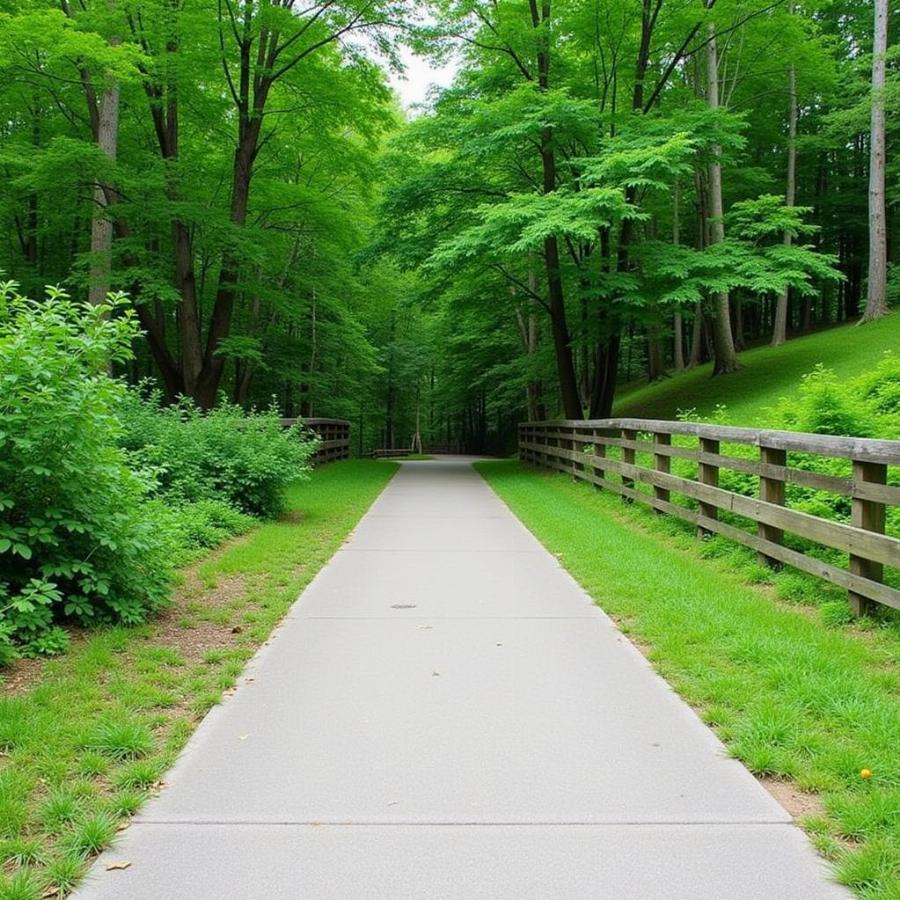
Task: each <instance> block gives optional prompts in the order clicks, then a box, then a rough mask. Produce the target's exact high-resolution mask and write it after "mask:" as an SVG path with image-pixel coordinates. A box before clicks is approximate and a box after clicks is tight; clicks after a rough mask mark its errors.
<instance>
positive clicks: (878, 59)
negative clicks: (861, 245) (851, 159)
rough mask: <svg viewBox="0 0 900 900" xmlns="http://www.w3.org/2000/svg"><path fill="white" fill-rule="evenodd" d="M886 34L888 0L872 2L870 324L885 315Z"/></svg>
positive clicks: (867, 316) (867, 312) (865, 318)
mask: <svg viewBox="0 0 900 900" xmlns="http://www.w3.org/2000/svg"><path fill="white" fill-rule="evenodd" d="M887 32H888V0H875V26H874V39H873V42H872V124H871V127H870V129H869V278H868V291H867V295H866V309H865V312H864V313H863V317H862V321H863V322H871V321H872V320H873V319H879V318H881V317H882V316H883V315H885V314H886V313H887V213H886V210H885V194H884V169H885V135H884V105H885V100H884V90H885V55H886V53H887Z"/></svg>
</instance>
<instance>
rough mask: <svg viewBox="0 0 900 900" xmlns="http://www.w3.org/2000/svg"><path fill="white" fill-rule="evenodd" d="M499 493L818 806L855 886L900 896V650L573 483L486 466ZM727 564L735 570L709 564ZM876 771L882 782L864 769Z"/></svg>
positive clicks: (750, 747) (720, 723) (835, 854)
mask: <svg viewBox="0 0 900 900" xmlns="http://www.w3.org/2000/svg"><path fill="white" fill-rule="evenodd" d="M477 465H478V468H479V470H480V471H481V473H482V474H483V475H484V476H485V478H487V480H488V481H489V483H490V484H491V486H492V487H493V488H494V489H495V490H496V491H497V493H498V494H499V495H500V496H501V497H502V498H503V500H505V501H506V503H507V504H508V505H509V506H510V507H511V509H512V510H513V512H515V513H516V515H518V516H519V517H520V518H521V519H522V521H523V522H524V523H525V524H526V525H527V526H528V527H529V528H530V529H531V530H532V531H533V532H534V533H535V535H536V536H537V537H538V538H539V539H540V540H541V541H542V542H543V543H544V545H545V546H546V547H547V548H548V549H549V550H550V551H551V552H553V553H555V554H556V555H558V556H559V558H560V559H561V561H562V562H563V563H564V565H565V566H566V568H567V569H568V570H569V571H570V572H571V573H572V574H573V575H574V576H575V577H576V578H577V579H578V581H579V582H580V583H581V584H582V585H583V586H584V587H585V589H586V590H587V591H588V592H589V593H590V594H591V595H592V596H593V597H594V598H595V599H596V600H597V601H598V603H599V604H600V605H601V606H602V607H603V608H604V610H606V611H607V612H608V613H609V614H610V615H612V616H614V617H615V618H616V620H617V621H618V622H619V624H620V627H622V629H623V631H626V632H629V633H631V634H633V635H634V636H635V637H637V638H638V639H639V640H640V642H641V643H642V644H644V645H647V646H648V647H649V656H650V659H651V660H652V662H653V663H654V665H655V666H656V668H657V669H658V670H659V671H660V672H661V674H662V675H663V676H664V677H665V678H666V679H667V680H668V681H669V682H670V683H671V684H672V685H673V687H675V689H676V690H678V691H679V693H680V694H681V695H682V696H683V697H685V698H686V699H687V700H688V701H689V702H690V703H692V704H693V705H694V706H695V707H696V708H697V709H698V710H699V711H700V713H701V715H702V716H703V718H704V719H705V721H707V722H708V723H709V724H710V725H713V726H714V727H715V728H716V730H717V732H718V733H719V735H720V736H721V737H722V739H723V740H724V741H725V742H726V744H727V745H728V747H729V750H730V752H731V753H732V754H734V755H735V756H737V757H739V758H740V759H742V760H743V761H744V762H745V763H746V764H747V765H748V766H749V767H750V768H751V770H753V771H754V772H756V773H757V774H760V775H767V776H770V777H775V778H779V779H788V780H791V781H793V782H794V783H795V784H796V785H797V786H798V787H799V788H800V789H802V790H803V791H807V792H811V793H815V794H817V795H818V796H819V798H820V800H821V803H822V811H821V813H819V814H817V815H814V816H812V817H811V818H809V819H808V820H807V821H805V822H804V824H805V826H806V828H807V830H808V831H809V832H810V833H811V835H812V836H813V838H814V840H815V841H816V843H817V845H818V846H819V848H820V849H821V850H822V852H823V853H825V854H826V855H827V856H828V857H829V858H831V859H832V860H834V861H835V862H836V864H837V867H838V873H839V876H840V878H841V880H842V881H843V882H845V883H846V884H849V885H850V886H852V887H853V888H854V890H855V891H856V892H857V893H858V894H859V895H860V896H861V897H865V898H867V900H875V898H879V900H888V898H893V900H897V898H898V897H900V753H898V751H897V735H898V734H900V704H898V702H897V700H898V694H900V652H898V651H900V644H898V641H897V638H896V635H895V634H893V633H890V632H874V631H873V632H864V631H861V630H858V629H856V628H846V629H829V628H825V627H823V625H822V623H821V622H820V621H819V619H818V618H817V617H816V615H815V614H813V613H812V612H811V611H810V610H808V609H806V608H803V607H798V606H790V605H788V604H786V603H779V602H775V601H774V600H773V597H772V593H773V590H772V588H761V587H758V586H757V587H754V586H751V585H750V584H749V580H750V579H757V580H759V579H762V578H764V577H769V576H767V575H766V574H765V573H766V570H764V569H761V567H759V566H758V565H757V564H756V563H755V560H754V559H753V556H752V555H751V554H750V553H749V552H746V551H744V549H743V548H739V547H735V546H733V545H729V544H728V543H727V542H722V541H712V542H709V543H708V544H707V543H700V542H698V541H696V540H695V539H694V538H693V536H692V535H690V533H687V532H685V530H684V529H683V528H681V527H680V525H679V524H678V523H677V522H674V521H673V520H671V519H659V518H656V517H654V516H653V515H652V514H651V513H649V512H647V511H645V510H643V509H642V508H635V507H633V506H631V507H627V506H625V505H623V504H622V503H621V501H620V500H619V499H618V498H617V497H614V496H613V495H612V494H603V493H599V492H596V491H594V490H593V489H592V488H591V487H590V486H589V485H586V484H584V483H583V482H573V481H572V480H571V479H569V478H567V477H565V476H564V475H560V474H555V473H549V472H539V471H536V470H534V469H526V468H525V467H523V466H521V465H520V464H519V463H516V462H510V461H504V462H488V463H479V464H477ZM714 554H721V555H722V557H723V558H719V559H703V558H702V557H703V556H707V557H710V556H712V555H714ZM865 768H867V769H870V770H872V772H873V773H874V775H873V777H872V778H871V780H868V781H866V780H863V779H862V778H861V777H860V772H861V770H863V769H865Z"/></svg>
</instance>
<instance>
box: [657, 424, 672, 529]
mask: <svg viewBox="0 0 900 900" xmlns="http://www.w3.org/2000/svg"><path fill="white" fill-rule="evenodd" d="M653 439H654V440H655V441H656V443H657V444H665V445H666V446H671V445H672V435H671V434H667V433H666V432H664V431H658V432H656V434H654V435H653ZM654 457H655V460H656V471H657V472H665V474H666V475H668V474H669V473H670V472H671V471H672V457H671V456H669V455H668V454H666V453H656V454H654ZM653 496H654V497H656V499H657V500H663V501H665V502H666V503H668V502H669V499H670V497H671V494H670V492H669V490H668V488H662V487H658V486H657V485H654V487H653ZM654 512H656V514H657V515H663V511H662V510H661V509H657V510H654Z"/></svg>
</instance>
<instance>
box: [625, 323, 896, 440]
mask: <svg viewBox="0 0 900 900" xmlns="http://www.w3.org/2000/svg"><path fill="white" fill-rule="evenodd" d="M887 350H893V351H895V352H896V351H898V350H900V315H896V314H895V315H892V316H888V317H887V318H885V319H882V320H881V321H879V322H874V323H872V324H869V325H862V326H857V325H844V326H841V327H839V328H832V329H829V330H828V331H821V332H819V333H817V334H813V335H809V336H808V337H800V338H795V339H794V340H791V341H788V343H787V344H785V345H784V346H782V347H778V348H773V347H760V348H757V349H755V350H748V351H746V352H744V353H742V354H741V355H740V362H741V366H742V368H741V369H740V370H739V371H737V372H734V373H733V374H731V375H723V376H718V377H716V378H713V377H712V365H711V364H706V365H703V366H698V367H697V368H696V369H693V370H691V371H690V372H685V373H683V374H680V375H672V376H671V377H669V378H666V379H664V380H663V381H660V382H657V383H655V384H650V385H646V384H645V385H642V386H640V387H637V388H635V387H632V388H630V389H629V388H624V389H623V391H622V392H621V394H620V396H619V397H618V400H617V403H616V407H615V415H617V416H638V417H640V418H648V419H674V418H675V417H676V415H677V414H678V411H679V410H687V409H695V410H696V411H697V413H698V414H699V415H701V416H709V415H711V414H712V413H714V412H715V410H716V407H717V406H719V405H725V406H726V407H727V419H728V421H729V422H731V423H732V424H736V425H743V426H746V427H748V428H752V427H754V426H756V427H760V426H765V425H766V424H768V423H767V412H766V411H767V409H768V408H769V407H771V406H772V405H773V404H775V403H777V402H778V400H779V399H780V398H781V397H784V396H788V395H790V393H791V392H792V391H793V390H794V389H795V388H796V386H797V384H798V383H799V381H800V378H801V376H803V375H805V374H806V373H808V372H811V371H812V370H813V369H814V368H815V367H816V365H818V364H819V363H822V364H824V365H825V366H827V367H828V368H830V369H833V370H834V371H835V372H836V373H837V374H838V376H840V377H841V378H852V377H854V376H857V375H860V374H862V373H864V372H866V371H867V370H868V369H870V368H872V367H873V366H874V365H875V364H876V363H877V362H878V361H879V360H880V359H881V357H882V354H883V353H884V352H885V351H887Z"/></svg>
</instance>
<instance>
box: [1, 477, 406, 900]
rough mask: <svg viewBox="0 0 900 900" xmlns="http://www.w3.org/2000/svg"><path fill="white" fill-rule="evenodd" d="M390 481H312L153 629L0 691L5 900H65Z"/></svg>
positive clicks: (188, 586) (210, 560) (117, 631)
mask: <svg viewBox="0 0 900 900" xmlns="http://www.w3.org/2000/svg"><path fill="white" fill-rule="evenodd" d="M397 468H398V467H397V465H396V464H393V463H390V464H384V463H378V462H374V461H368V460H365V461H364V460H359V461H352V462H340V463H332V464H330V465H328V466H325V467H323V468H321V469H318V470H316V471H315V472H314V473H313V475H312V479H311V480H310V481H309V482H306V483H300V484H296V485H294V486H292V487H291V488H290V489H289V492H288V493H289V496H288V513H287V514H286V515H285V516H284V517H283V518H282V519H280V520H279V521H277V522H270V523H267V524H264V525H262V526H260V527H259V528H256V529H255V530H254V531H252V532H251V533H250V534H248V535H247V536H246V537H244V538H243V539H240V540H237V541H234V542H232V543H231V544H229V545H228V546H226V547H224V548H222V549H220V550H219V551H217V552H215V553H213V554H211V555H210V556H209V557H207V558H206V559H205V560H203V561H201V562H199V563H197V564H195V565H194V566H191V567H190V568H188V569H186V570H184V572H183V581H182V584H181V586H180V587H179V589H178V591H177V592H176V596H175V599H174V602H173V604H172V606H171V607H170V608H169V609H168V610H167V611H166V612H165V613H163V614H162V615H161V616H159V617H158V618H157V619H155V620H154V621H152V622H149V623H147V624H146V625H143V626H140V627H137V628H111V629H107V630H104V631H100V632H92V633H90V634H86V635H84V636H83V637H81V638H80V639H78V640H76V641H75V643H74V644H73V647H72V650H71V652H69V653H67V654H66V655H65V656H64V657H60V658H58V659H55V660H52V661H48V662H45V663H43V664H41V667H40V669H39V670H31V671H29V672H28V673H27V678H25V679H22V678H21V677H19V678H17V679H9V680H7V682H6V683H4V684H3V685H2V686H0V865H2V875H0V900H39V898H48V897H57V896H58V897H63V896H65V895H66V894H67V893H68V892H69V891H71V890H72V888H73V887H74V886H75V885H76V884H77V883H78V881H79V880H80V879H81V877H82V876H83V874H84V872H85V870H86V868H87V866H88V865H89V863H90V860H91V858H92V857H93V856H95V855H96V854H97V853H99V852H100V851H101V850H102V849H103V848H104V847H106V846H108V845H109V843H110V842H111V841H112V840H113V838H114V837H115V835H116V832H117V831H119V830H121V829H122V828H124V827H126V826H127V823H128V819H129V818H130V816H132V815H133V814H134V813H135V812H136V811H137V810H138V809H139V808H140V807H141V805H142V804H143V803H144V801H145V800H146V799H147V798H148V797H149V796H150V795H151V794H152V793H153V792H154V791H156V790H158V789H159V788H160V787H161V786H162V784H163V781H162V779H163V777H164V773H165V771H166V769H168V767H169V766H170V765H171V764H172V762H173V761H174V759H175V757H176V755H177V754H178V752H179V751H180V750H181V748H182V747H183V746H184V744H185V742H186V741H187V739H188V737H189V736H190V734H191V732H193V730H194V728H195V727H196V726H197V724H198V723H199V721H200V719H201V718H202V717H203V715H204V714H205V713H206V712H207V711H208V710H209V709H210V708H211V707H212V706H214V705H215V704H216V703H218V702H219V700H220V699H221V697H222V694H223V693H224V692H225V691H227V690H229V689H230V688H231V687H232V685H233V684H234V681H235V679H236V677H237V675H238V674H239V673H240V671H241V670H242V669H243V667H244V665H245V663H246V661H247V660H248V659H249V658H250V657H251V656H252V655H253V653H254V652H255V651H256V649H257V648H258V647H259V646H260V644H262V643H263V642H264V641H265V640H266V639H267V638H268V636H269V634H270V633H271V631H272V629H273V628H274V627H275V625H277V624H278V622H279V621H280V620H281V619H282V618H283V616H284V615H285V613H286V612H287V610H288V608H289V607H290V606H291V604H292V603H293V602H294V600H295V599H296V598H297V595H298V594H299V593H300V591H302V590H303V588H304V587H305V586H306V585H307V584H308V583H309V582H310V581H311V580H312V578H313V576H314V575H315V574H316V573H317V572H318V571H319V569H320V568H321V567H322V566H323V565H324V564H325V562H327V561H328V559H329V558H330V557H331V556H332V554H333V553H334V551H335V550H336V549H337V548H338V547H339V546H340V544H341V542H342V541H343V540H344V538H345V537H346V535H347V534H348V533H349V531H350V530H351V529H352V528H353V527H354V526H355V525H356V523H357V522H358V521H359V519H360V517H361V516H362V515H363V513H364V512H365V511H366V510H367V509H368V507H369V506H370V505H371V503H372V501H373V500H374V499H375V497H377V496H378V494H379V493H380V492H381V490H382V489H383V488H384V486H385V485H386V484H387V482H388V481H389V480H390V478H391V477H392V475H393V474H394V472H395V471H396V470H397ZM20 674H21V673H20Z"/></svg>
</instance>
